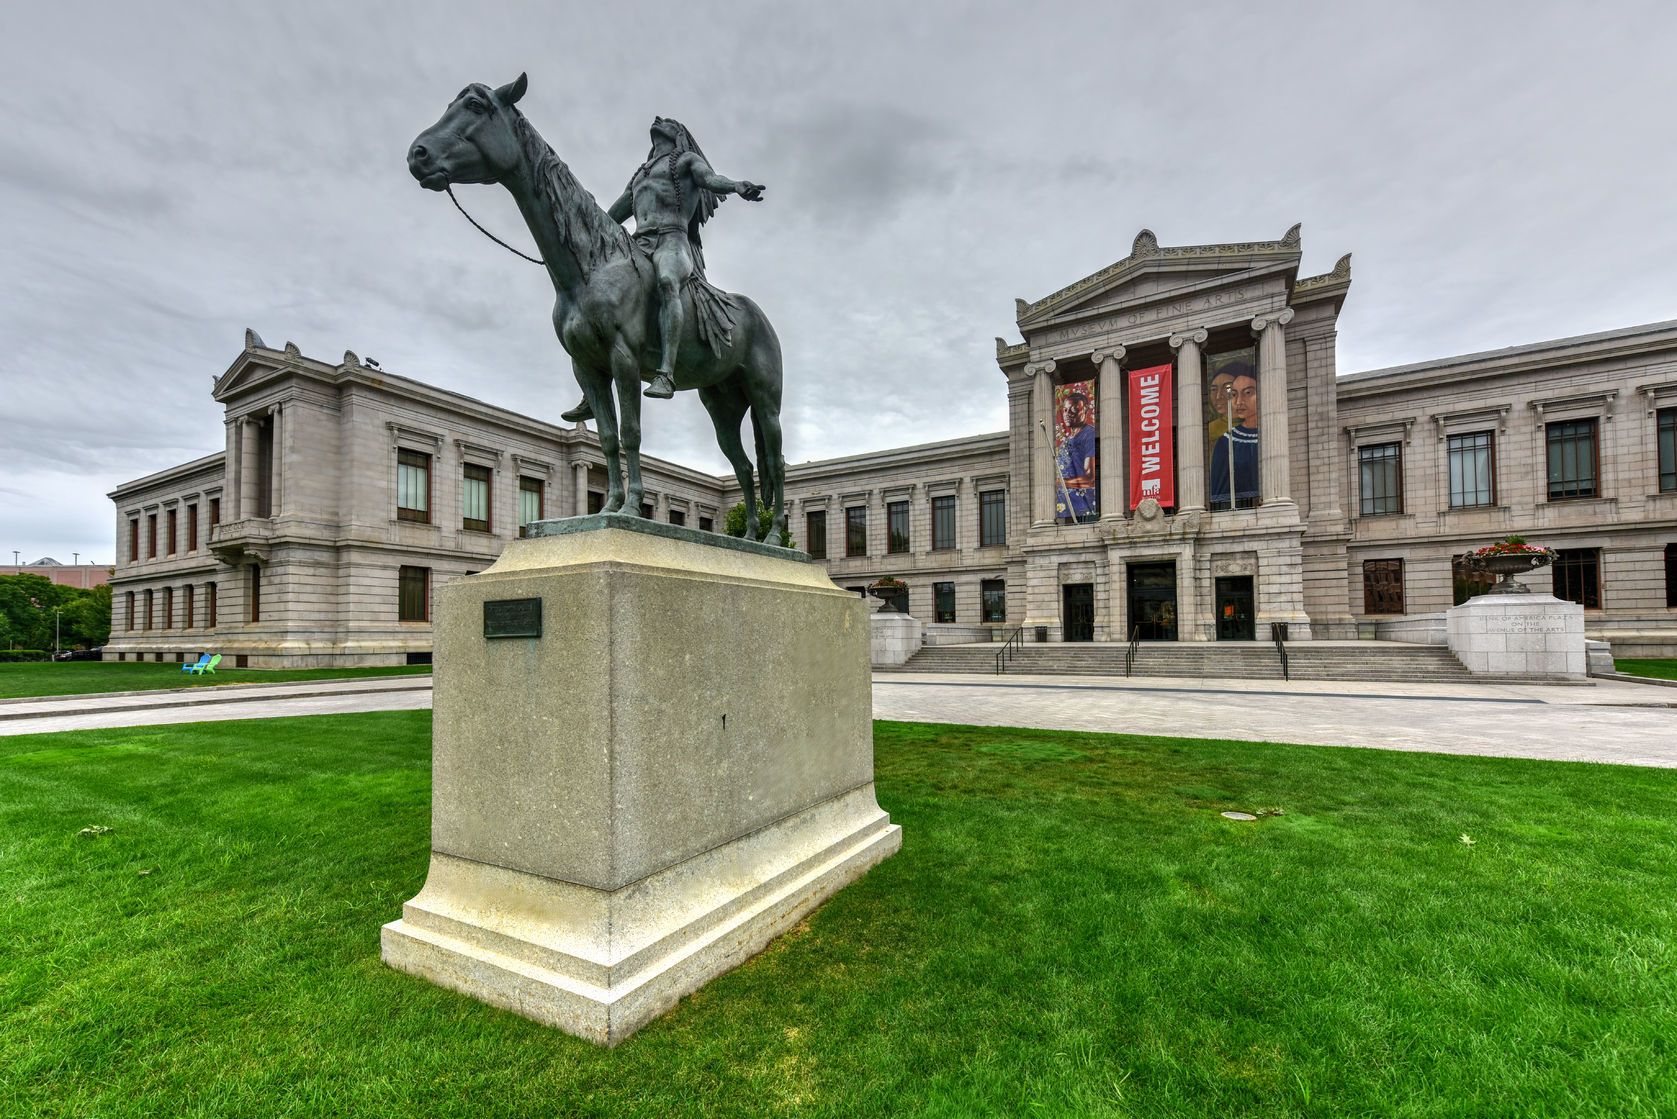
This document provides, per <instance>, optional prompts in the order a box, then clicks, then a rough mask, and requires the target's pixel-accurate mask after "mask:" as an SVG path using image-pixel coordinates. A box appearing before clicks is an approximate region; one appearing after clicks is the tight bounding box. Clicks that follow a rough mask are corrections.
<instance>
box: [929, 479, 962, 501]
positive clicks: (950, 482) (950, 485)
mask: <svg viewBox="0 0 1677 1119" xmlns="http://www.w3.org/2000/svg"><path fill="white" fill-rule="evenodd" d="M965 481H966V479H965V478H939V479H937V480H936V481H933V482H927V483H926V496H927V497H948V496H949V495H950V494H959V493H960V492H961V485H962V483H963V482H965Z"/></svg>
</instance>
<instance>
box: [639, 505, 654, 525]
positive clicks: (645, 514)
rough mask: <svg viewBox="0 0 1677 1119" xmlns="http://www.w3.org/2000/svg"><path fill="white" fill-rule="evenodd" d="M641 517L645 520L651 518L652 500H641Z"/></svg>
mask: <svg viewBox="0 0 1677 1119" xmlns="http://www.w3.org/2000/svg"><path fill="white" fill-rule="evenodd" d="M641 519H642V520H647V521H650V520H651V519H652V502H650V501H643V502H641Z"/></svg>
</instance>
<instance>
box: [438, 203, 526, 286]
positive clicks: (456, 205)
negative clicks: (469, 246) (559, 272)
mask: <svg viewBox="0 0 1677 1119" xmlns="http://www.w3.org/2000/svg"><path fill="white" fill-rule="evenodd" d="M443 189H444V190H446V191H448V200H449V201H450V202H452V203H454V208H455V209H456V210H459V211H460V212H461V213H462V214H464V215H465V218H466V220H467V221H469V222H471V223H472V225H473V226H474V227H475V228H476V229H477V231H478V232H479V233H481V234H483V235H484V236H485V237H487V238H489V239H490V240H491V241H493V242H495V243H496V244H497V245H499V246H501V248H503V249H505V250H507V252H509V253H511V254H512V255H513V256H520V257H524V259H525V260H527V261H529V262H530V263H531V264H540V265H542V266H543V267H546V266H547V261H545V260H537V259H536V258H535V257H533V256H526V255H525V254H524V253H521V252H519V251H518V250H517V249H515V248H513V247H512V246H511V245H509V244H507V243H506V242H505V241H503V240H501V239H500V238H499V237H497V236H495V235H494V234H493V233H491V232H489V230H487V229H485V228H483V226H481V225H478V223H477V219H476V218H474V217H472V215H470V214H467V213H466V207H464V206H462V205H460V200H459V199H458V198H456V197H454V188H453V187H452V186H449V185H446V184H445V185H444V186H443Z"/></svg>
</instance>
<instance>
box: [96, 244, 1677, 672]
mask: <svg viewBox="0 0 1677 1119" xmlns="http://www.w3.org/2000/svg"><path fill="white" fill-rule="evenodd" d="M1300 255H1301V252H1300V234H1299V228H1298V227H1297V226H1294V227H1293V228H1292V229H1290V230H1288V231H1287V233H1286V234H1285V235H1284V236H1283V237H1282V238H1281V239H1280V240H1276V241H1257V242H1250V243H1245V244H1232V245H1193V246H1180V247H1171V246H1161V245H1159V244H1158V242H1157V240H1156V239H1155V238H1154V236H1153V234H1152V233H1151V232H1149V231H1147V230H1143V231H1142V232H1141V233H1140V234H1139V235H1138V236H1137V237H1136V239H1135V243H1134V245H1133V246H1132V248H1131V250H1130V253H1129V255H1128V256H1126V257H1124V258H1123V259H1122V260H1119V261H1117V262H1116V263H1114V264H1112V265H1110V266H1109V267H1106V268H1103V269H1101V270H1100V271H1099V272H1096V273H1094V274H1093V275H1091V276H1087V277H1084V278H1083V279H1080V280H1078V281H1077V282H1076V283H1073V284H1071V285H1069V286H1067V287H1065V288H1062V289H1061V290H1059V291H1056V292H1054V293H1052V294H1050V295H1048V296H1046V297H1044V298H1042V299H1039V300H1036V301H1035V302H1030V303H1027V302H1025V301H1023V300H1021V301H1019V303H1018V304H1017V307H1016V323H1017V327H1018V331H1019V335H1020V338H1021V340H1020V341H1018V342H1011V343H1010V342H1008V341H1006V340H1004V339H997V342H996V362H997V365H998V366H999V370H1000V374H1001V379H1002V381H1003V385H998V386H997V388H998V390H1000V389H1001V388H1003V387H1004V386H1005V391H1006V393H1007V402H1008V409H1007V411H1008V428H1007V430H1006V431H999V432H994V433H991V434H985V435H973V436H965V437H961V438H955V439H949V440H945V441H941V442H936V443H927V444H923V445H919V446H912V447H902V448H897V449H893V450H887V451H878V452H871V453H867V454H858V455H853V456H849V457H845V458H838V459H829V460H825V461H820V462H808V463H802V464H798V465H791V464H789V465H788V467H787V474H786V493H787V506H788V509H787V512H788V523H789V525H790V526H791V528H792V533H793V537H794V540H795V543H796V545H797V546H798V547H800V548H802V549H804V550H805V551H807V552H809V554H810V555H811V556H812V557H814V558H815V559H816V560H817V561H819V562H821V563H823V564H825V565H826V568H827V570H828V572H829V574H830V575H831V577H832V578H833V580H834V581H835V582H837V583H838V584H839V585H841V586H844V587H848V588H854V589H857V590H860V589H861V588H864V587H865V586H867V584H869V583H870V582H872V581H873V580H875V579H877V578H879V577H880V576H883V575H891V576H895V577H896V578H898V579H900V580H902V581H903V582H904V583H905V584H906V591H905V592H903V593H902V594H900V595H899V597H898V599H897V600H896V601H894V602H892V603H890V604H889V605H890V606H892V607H895V608H897V609H901V610H905V611H906V612H908V613H910V614H912V615H913V616H914V617H916V618H918V619H920V620H921V621H923V622H924V623H926V640H927V641H928V643H939V644H947V643H958V642H972V641H989V640H995V639H1000V638H1001V637H1004V636H1006V635H1008V634H1010V633H1011V632H1013V631H1014V629H1015V628H1017V627H1019V626H1025V627H1027V630H1028V632H1029V633H1030V635H1031V636H1032V637H1035V636H1036V635H1037V634H1038V633H1039V632H1040V633H1041V634H1042V635H1043V636H1044V637H1045V638H1046V639H1047V640H1050V641H1063V642H1078V641H1100V642H1109V641H1128V640H1130V639H1131V638H1132V637H1135V638H1140V639H1142V640H1163V641H1185V642H1202V641H1251V640H1269V639H1270V637H1271V632H1272V631H1271V625H1272V624H1273V623H1284V624H1285V625H1286V627H1287V630H1286V633H1287V636H1288V638H1289V640H1293V641H1300V640H1309V639H1311V638H1330V639H1345V638H1355V637H1359V636H1360V637H1370V636H1403V635H1405V634H1407V633H1411V632H1413V631H1414V628H1415V627H1416V626H1417V625H1420V626H1422V627H1423V628H1424V627H1425V625H1427V624H1428V623H1429V622H1433V623H1436V627H1438V628H1439V629H1440V631H1441V627H1442V620H1441V618H1440V617H1439V616H1440V615H1442V613H1443V611H1445V610H1447V609H1448V608H1449V607H1450V606H1452V605H1453V604H1456V603H1459V602H1462V601H1464V600H1465V599H1466V598H1468V597H1470V596H1472V595H1473V594H1477V593H1479V592H1480V591H1481V590H1483V589H1484V587H1485V586H1486V585H1488V581H1487V580H1484V579H1483V578H1482V577H1481V576H1479V575H1477V574H1476V573H1474V572H1473V571H1470V570H1468V569H1467V567H1466V565H1465V564H1464V562H1463V557H1464V556H1465V554H1466V553H1468V552H1470V551H1471V550H1473V549H1474V548H1477V547H1479V546H1481V545H1483V544H1487V543H1490V542H1492V541H1495V540H1498V539H1501V538H1503V537H1505V536H1507V535H1509V534H1513V533H1518V534H1522V535H1524V536H1527V537H1528V538H1530V539H1531V540H1532V541H1533V542H1534V543H1540V544H1544V545H1547V546H1549V547H1552V548H1555V549H1557V550H1558V553H1559V559H1558V561H1557V563H1556V564H1555V565H1554V567H1553V568H1551V569H1549V570H1545V571H1539V572H1537V573H1534V574H1533V575H1532V576H1529V577H1527V579H1526V581H1527V582H1528V583H1532V584H1534V585H1536V586H1538V587H1539V588H1541V589H1551V587H1552V589H1553V592H1554V593H1555V594H1556V595H1557V596H1559V597H1561V598H1566V599H1570V600H1572V601H1575V602H1578V603H1581V604H1582V605H1583V607H1584V609H1585V619H1586V627H1587V631H1588V634H1589V636H1590V637H1592V638H1596V639H1604V640H1608V641H1611V642H1612V645H1613V651H1614V653H1615V654H1616V655H1619V656H1635V655H1644V656H1673V655H1677V321H1671V322H1663V323H1653V324H1649V325H1645V326H1632V327H1626V328H1624V329H1620V330H1613V331H1608V332H1605V333H1601V334H1592V335H1586V336H1582V337H1576V338H1564V339H1559V340H1556V341H1548V342H1538V343H1534V344H1531V345H1524V346H1515V347H1511V348H1508V349H1501V350H1493V351H1488V352H1485V353H1476V354H1466V355H1461V356H1457V357H1445V358H1439V359H1436V360H1432V361H1426V362H1421V363H1417V364H1414V365H1405V366H1398V367H1395V368H1390V369H1373V370H1366V371H1358V372H1347V373H1341V372H1340V370H1339V369H1338V366H1337V361H1336V356H1335V340H1336V323H1337V320H1338V316H1339V311H1340V308H1341V307H1342V306H1343V305H1344V302H1345V299H1346V297H1347V295H1348V294H1349V292H1350V288H1351V267H1350V262H1351V258H1350V255H1349V254H1347V255H1345V256H1343V257H1341V258H1340V259H1339V262H1338V264H1337V265H1335V267H1334V268H1333V270H1332V271H1330V272H1327V273H1324V274H1321V275H1316V276H1300V275H1299V274H1298V269H1299V260H1300ZM790 391H793V392H795V391H796V388H795V385H794V386H793V387H792V389H791V390H790ZM214 395H215V399H216V400H217V401H218V402H219V403H220V404H221V405H222V406H223V408H224V409H225V416H226V431H225V440H224V448H223V449H222V450H220V451H218V452H216V453H215V454H212V455H208V456H206V457H204V458H201V459H197V460H194V461H192V462H187V463H183V464H181V465H180V466H177V467H173V468H171V469H169V470H165V471H162V472H159V473H157V474H153V475H150V476H148V477H144V478H139V479H136V480H135V481H132V482H128V483H126V484H124V485H122V486H119V487H118V488H117V489H116V490H114V491H113V492H112V493H111V495H110V497H111V500H112V501H113V502H114V504H115V516H116V556H117V563H116V568H115V575H114V577H113V578H112V579H111V584H112V589H113V592H114V605H113V618H112V634H111V641H110V645H109V646H108V655H112V656H116V657H119V658H123V659H146V660H152V659H157V660H176V659H180V658H184V657H195V656H196V655H197V654H198V653H199V652H201V651H203V650H210V651H214V652H219V653H222V654H224V656H226V657H227V658H228V659H230V660H233V661H234V663H239V664H248V665H252V666H261V665H276V664H289V665H312V664H329V663H365V664H400V663H404V662H412V663H422V662H424V661H425V660H427V659H428V658H429V656H430V650H431V602H432V593H433V591H434V590H435V588H436V587H437V586H438V585H439V583H441V582H444V581H446V580H449V579H453V578H457V577H459V576H461V575H466V574H470V573H472V572H475V571H479V570H481V569H483V568H485V567H487V566H488V565H489V564H491V563H493V562H494V560H495V557H496V556H497V555H499V554H500V552H501V550H502V548H504V547H505V545H506V544H507V542H508V541H509V540H511V539H513V538H514V537H516V536H517V534H518V531H519V529H520V528H521V526H523V525H524V524H526V523H528V522H530V521H532V520H539V519H543V518H552V517H569V516H573V515H577V514H581V513H588V512H593V511H597V510H598V509H599V507H600V504H601V502H602V501H603V500H604V494H605V489H606V485H605V471H604V466H603V462H604V460H603V457H602V456H601V454H600V450H599V444H598V442H597V440H596V439H595V437H594V434H593V433H592V432H591V431H589V430H587V429H586V428H585V427H582V426H576V427H565V426H556V425H554V424H550V423H547V422H543V421H540V420H535V419H531V418H529V417H527V416H522V415H519V414H517V413H514V412H510V411H507V410H506V409H502V408H497V407H495V406H493V405H490V404H486V403H484V402H482V401H478V400H474V399H472V398H469V397H466V396H462V395H460V394H458V393H453V392H447V391H444V390H441V389H437V388H434V387H432V386H429V385H425V384H422V383H420V382H418V381H413V380H409V379H407V378H404V377H400V376H397V375H394V374H391V373H387V372H385V371H383V370H381V369H379V368H377V367H376V366H375V365H374V364H372V363H370V362H365V361H362V360H360V359H359V358H357V357H356V355H355V354H353V353H346V354H345V355H344V357H343V359H342V360H341V361H339V362H336V363H333V362H326V361H319V360H316V359H314V358H310V357H306V356H304V355H303V354H301V353H299V352H298V350H297V348H296V347H295V346H293V345H291V344H289V343H288V344H286V345H285V346H283V347H281V348H277V349H276V348H272V347H269V346H267V345H265V344H264V343H263V342H262V340H261V339H260V338H258V337H257V336H256V335H255V334H253V333H250V332H247V333H246V336H245V346H244V349H243V351H242V352H241V353H240V354H239V355H238V356H237V357H236V358H235V359H234V361H233V363H232V365H231V366H229V367H228V369H227V370H226V372H225V373H223V374H222V375H221V376H220V377H219V378H217V380H216V382H215V388H214ZM643 461H644V464H645V466H644V470H645V476H646V486H647V500H646V505H645V507H644V512H645V513H646V514H647V515H648V516H652V517H655V518H657V519H658V520H661V521H668V522H671V523H674V524H686V525H689V526H691V527H694V528H698V529H701V530H704V531H719V530H720V528H721V523H722V518H723V517H724V516H725V514H726V511H727V510H728V509H729V508H730V507H731V506H733V505H734V504H735V503H736V502H737V501H738V500H739V497H740V495H739V489H738V486H737V484H736V483H735V482H734V479H733V477H732V475H731V474H730V475H727V476H718V475H713V474H708V473H705V472H702V471H696V470H691V469H688V468H686V467H682V466H679V465H676V464H673V463H668V462H661V461H658V460H654V459H651V458H647V459H645V460H643Z"/></svg>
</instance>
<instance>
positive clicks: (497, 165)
mask: <svg viewBox="0 0 1677 1119" xmlns="http://www.w3.org/2000/svg"><path fill="white" fill-rule="evenodd" d="M527 87H528V81H527V79H526V77H525V75H523V74H520V75H519V76H518V80H517V81H515V82H512V83H510V84H508V85H504V86H502V87H500V88H499V89H493V90H492V89H490V88H489V87H488V86H486V85H480V84H473V85H469V86H467V87H466V88H465V89H463V90H461V91H460V94H459V95H458V96H457V97H455V99H454V100H453V101H452V102H451V103H450V104H449V106H448V108H447V109H446V110H444V111H443V115H442V117H441V118H440V119H438V121H437V123H436V124H433V125H432V126H431V127H430V128H427V129H426V130H425V131H424V132H421V133H420V134H419V136H418V138H416V139H415V140H414V142H413V144H412V146H411V147H410V148H409V149H408V170H409V171H410V172H411V173H412V174H413V177H414V178H415V179H417V180H419V183H420V185H421V186H423V187H425V188H426V189H427V190H437V191H441V190H449V188H450V187H451V186H452V185H453V184H455V183H499V184H501V185H502V186H504V187H506V188H507V190H508V191H509V192H510V193H511V194H512V197H513V200H514V201H515V202H516V203H517V204H518V211H519V213H520V214H522V215H523V216H524V221H525V224H526V225H528V226H529V227H530V235H531V236H532V237H534V238H535V241H536V244H537V245H538V246H539V247H540V249H541V260H539V261H536V263H538V264H542V265H543V266H544V267H546V269H547V274H548V277H549V278H550V279H551V280H552V281H553V290H554V293H555V296H556V298H555V299H554V304H553V328H554V330H555V331H556V332H557V333H558V335H559V344H560V345H562V346H563V347H565V352H566V353H568V354H570V356H571V367H572V369H573V370H574V371H575V373H576V379H577V383H578V384H579V385H581V386H582V393H583V398H584V400H585V401H586V402H587V406H588V409H589V410H590V411H592V412H593V414H594V419H595V422H596V426H597V427H598V429H599V435H600V450H601V451H602V452H604V454H605V457H606V473H607V475H608V477H609V483H608V487H607V493H606V502H605V506H604V508H603V511H604V512H607V513H614V512H618V511H625V512H628V513H630V514H632V515H639V514H640V511H641V503H642V493H643V490H642V485H641V465H640V447H641V415H640V412H641V382H642V380H643V379H646V380H651V379H652V376H653V374H652V372H651V371H653V370H656V369H657V368H658V366H659V363H660V360H661V337H660V326H659V323H660V318H659V284H658V277H657V272H656V269H655V267H654V265H653V262H652V260H651V258H650V257H649V255H648V254H647V252H646V250H644V249H643V248H641V247H640V246H638V245H637V244H636V243H635V241H634V240H633V239H632V238H631V237H630V236H629V233H628V231H627V230H625V229H624V227H623V226H622V224H621V223H620V222H618V221H617V220H614V219H613V217H612V216H611V215H610V214H608V213H606V211H604V210H602V209H601V208H600V206H599V204H598V203H597V202H595V200H594V196H593V195H591V194H589V193H588V191H587V190H585V189H584V188H583V186H582V184H581V183H579V182H577V180H576V177H575V176H574V175H572V174H571V170H570V168H569V167H567V166H565V163H564V161H562V160H561V159H560V158H559V157H558V156H557V155H556V154H554V151H553V149H552V148H551V147H549V146H548V144H547V142H546V141H545V140H543V139H542V138H541V136H540V134H538V133H537V132H536V130H535V128H533V127H532V126H531V125H530V122H529V121H528V120H527V119H526V118H525V116H524V114H523V113H521V112H520V111H519V110H518V108H517V104H518V100H519V99H520V98H521V97H523V96H524V91H525V89H526V88H527ZM748 185H749V184H748ZM449 193H450V195H451V196H452V194H453V192H452V191H450V192H449ZM457 204H458V203H457ZM468 216H469V215H468ZM473 224H476V223H475V222H474V223H473ZM480 228H481V227H480ZM507 247H509V248H510V246H507ZM513 251H514V252H516V251H517V250H513ZM519 255H523V254H519ZM529 259H533V258H529ZM680 298H681V299H683V300H684V301H686V304H685V312H686V313H685V314H684V315H683V316H682V328H681V341H680V346H679V349H678V350H677V356H676V360H675V362H674V371H673V372H674V376H673V380H674V388H675V389H676V390H677V391H680V390H684V389H696V390H698V393H699V400H700V401H701V402H702V403H703V404H704V406H705V411H707V412H708V413H710V419H711V423H712V425H714V427H715V428H716V439H717V442H718V444H719V445H720V446H721V448H722V453H723V454H724V455H726V456H727V458H728V462H729V464H730V465H732V466H733V468H734V476H735V477H736V478H738V479H739V484H740V490H741V492H742V493H743V494H744V497H745V526H746V537H747V538H748V539H751V540H756V539H758V533H757V516H758V514H757V493H758V489H757V488H756V487H754V486H753V480H752V475H753V469H752V462H751V459H750V457H749V456H747V454H746V453H745V448H744V446H743V445H742V443H741V441H740V423H741V421H742V420H743V419H744V417H745V414H746V412H747V411H749V412H750V413H751V426H752V430H753V432H754V435H755V444H756V450H757V464H756V475H757V477H758V478H759V479H760V480H761V491H760V492H761V495H762V503H763V505H764V506H766V507H767V508H769V509H771V510H772V511H773V526H772V527H771V528H770V530H769V533H770V535H769V537H768V539H769V540H770V541H774V542H778V541H779V540H780V539H781V533H782V532H783V531H784V530H785V527H786V511H785V507H784V506H785V502H784V489H785V479H786V461H785V458H784V457H783V455H782V452H781V438H780V392H781V361H780V340H779V339H778V338H776V337H775V333H774V328H773V327H772V326H770V325H769V320H768V318H767V317H766V316H765V315H764V314H763V312H762V310H761V309H760V308H759V307H758V306H757V304H755V303H753V302H752V301H751V300H750V299H747V298H746V297H745V296H743V295H736V294H732V293H723V292H718V291H716V289H714V288H710V289H709V290H708V291H701V290H700V284H693V283H689V284H687V285H686V286H685V287H684V288H682V289H681V295H680ZM701 298H703V299H708V301H709V303H710V305H709V306H708V307H707V306H700V307H697V308H695V307H694V306H693V304H694V302H695V301H697V300H699V299H701ZM718 302H720V303H721V304H722V307H723V310H722V314H723V316H724V318H723V320H722V322H723V328H722V329H720V330H719V329H718V327H717V324H718V318H717V306H716V305H717V303H718ZM614 386H615V388H616V390H617V392H616V400H615V402H614V400H613V394H612V389H613V387H614ZM625 458H626V459H627V479H628V484H627V486H626V487H625V485H624V480H623V477H622V475H623V473H624V459H625Z"/></svg>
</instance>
